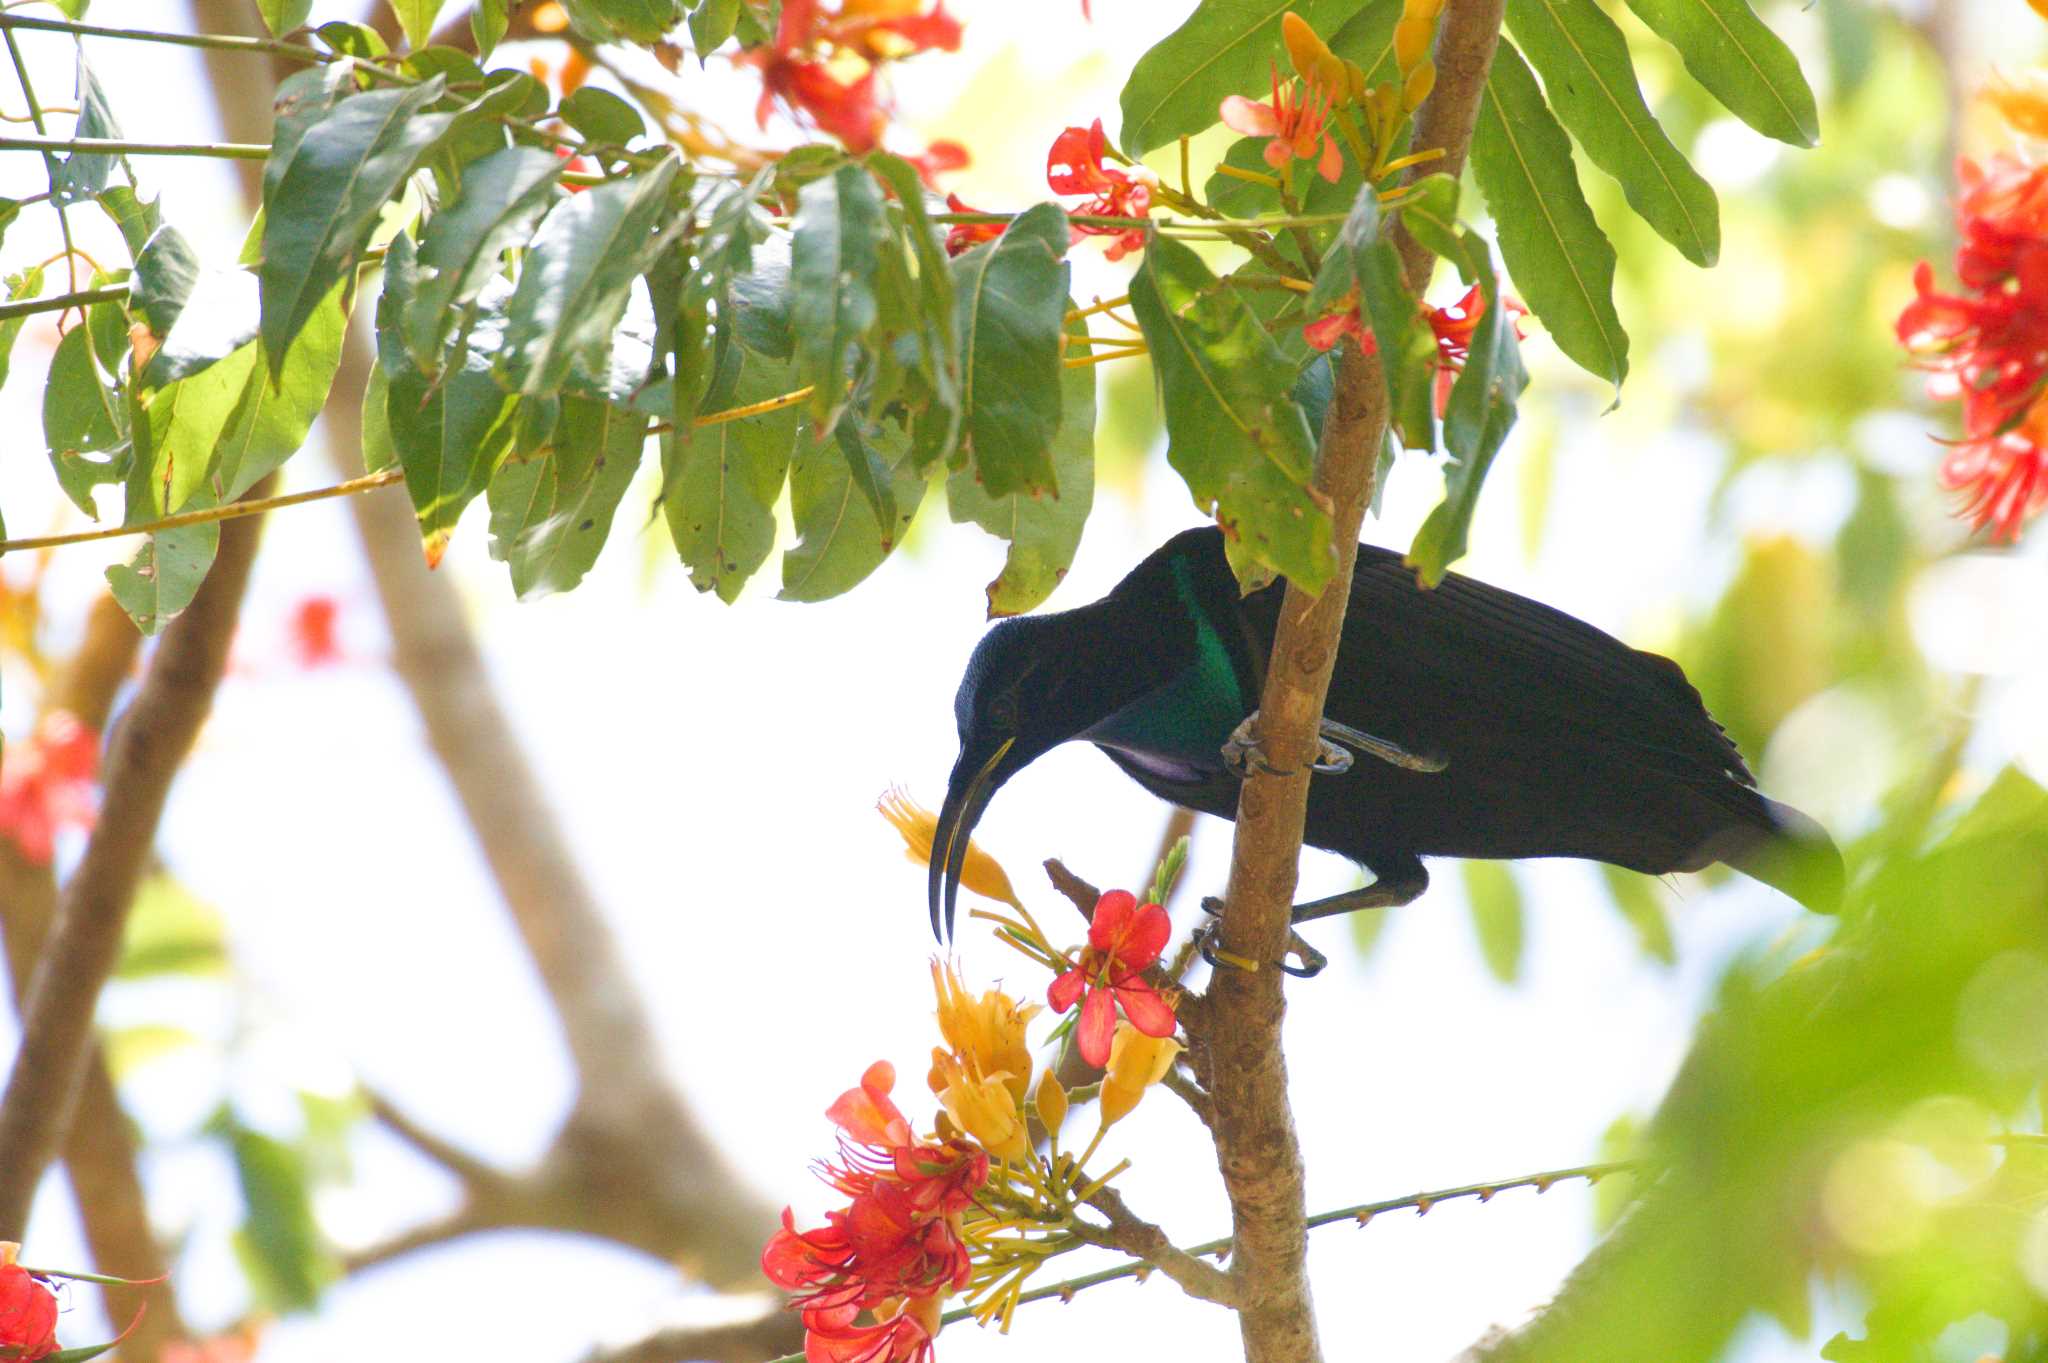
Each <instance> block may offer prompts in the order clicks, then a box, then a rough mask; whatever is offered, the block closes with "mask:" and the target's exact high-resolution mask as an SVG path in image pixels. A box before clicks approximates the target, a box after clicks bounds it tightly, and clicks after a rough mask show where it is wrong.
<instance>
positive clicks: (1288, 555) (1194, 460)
mask: <svg viewBox="0 0 2048 1363" xmlns="http://www.w3.org/2000/svg"><path fill="white" fill-rule="evenodd" d="M1131 311H1132V314H1133V315H1134V316H1135V317H1136V318H1137V321H1138V325H1139V327H1140V328H1142V329H1143V331H1144V333H1145V341H1146V344H1147V346H1148V347H1149V348H1150V350H1151V352H1152V363H1153V365H1154V367H1155V369H1156V370H1157V372H1158V375H1159V385H1160V391H1161V398H1162V401H1163V403H1164V405H1165V408H1166V430H1167V450H1166V457H1167V461H1168V462H1169V463H1171V464H1172V465H1173V467H1174V469H1175V471H1176V472H1178V473H1179V474H1180V475H1181V477H1182V478H1183V479H1185V480H1186V481H1187V485H1188V490H1189V492H1191V493H1192V494H1193V495H1194V499H1195V504H1196V505H1197V506H1200V507H1201V508H1202V509H1203V510H1204V511H1205V512H1208V513H1209V514H1211V515H1213V516H1215V517H1216V520H1217V522H1218V524H1220V525H1222V526H1223V529H1224V533H1225V535H1227V536H1229V537H1230V538H1231V539H1233V540H1235V541H1237V544H1238V546H1239V548H1240V550H1241V551H1242V552H1243V553H1245V554H1247V555H1248V556H1249V557H1250V558H1251V559H1252V560H1254V561H1256V562H1259V563H1263V564H1265V565H1266V566H1267V567H1269V568H1271V569H1272V570H1274V571H1275V572H1280V573H1285V574H1286V575H1287V576H1288V578H1290V579H1291V580H1293V581H1294V582H1296V583H1298V584H1299V585H1300V586H1302V587H1303V588H1304V589H1306V590H1308V591H1311V592H1316V591H1321V590H1322V587H1323V584H1324V583H1325V582H1327V581H1329V578H1330V573H1331V572H1332V570H1333V569H1334V567H1335V557H1336V556H1335V553H1334V551H1333V550H1332V548H1331V543H1330V509H1329V506H1328V504H1327V502H1326V501H1325V500H1324V499H1323V498H1322V496H1321V495H1320V494H1319V493H1317V492H1316V491H1315V490H1314V488H1313V485H1312V479H1313V475H1314V468H1315V447H1314V444H1313V442H1312V440H1311V438H1310V436H1309V429H1308V419H1307V417H1306V416H1304V415H1303V413H1302V410H1301V408H1300V406H1299V405H1297V404H1296V403H1295V402H1294V401H1293V400H1292V399H1291V398H1290V397H1289V396H1288V390H1289V389H1290V388H1291V387H1292V386H1293V383H1294V377H1295V376H1294V370H1293V366H1291V365H1290V364H1289V363H1288V362H1287V360H1286V358H1285V357H1284V356H1283V355H1282V354H1281V353H1280V350H1279V348H1278V347H1277V346H1275V345H1274V344H1273V341H1272V339H1271V338H1270V337H1268V336H1267V335H1266V333H1265V331H1264V329H1263V328H1262V327H1261V326H1260V325H1259V321H1258V319H1257V318H1256V317H1255V316H1253V314H1252V312H1251V310H1250V308H1249V307H1247V306H1246V304H1245V302H1244V300H1243V298H1242V297H1241V296H1240V295H1239V294H1238V293H1237V292H1236V291H1235V290H1232V289H1229V288H1224V287H1221V286H1219V284H1218V281H1217V279H1216V277H1215V276H1214V275H1212V274H1211V273H1210V272H1209V267H1208V266H1206V265H1204V264H1203V263H1202V260H1201V257H1200V256H1198V255H1196V254H1195V253H1194V251H1193V250H1192V249H1190V248H1189V247H1187V246H1184V245H1182V244H1181V243H1180V242H1177V241H1174V240H1172V239H1171V238H1165V237H1157V238H1154V239H1153V241H1152V242H1151V244H1150V245H1148V246H1147V247H1146V248H1145V259H1144V263H1143V265H1142V267H1141V268H1140V269H1139V271H1138V273H1137V276H1136V277H1135V278H1133V279H1132V281H1131Z"/></svg>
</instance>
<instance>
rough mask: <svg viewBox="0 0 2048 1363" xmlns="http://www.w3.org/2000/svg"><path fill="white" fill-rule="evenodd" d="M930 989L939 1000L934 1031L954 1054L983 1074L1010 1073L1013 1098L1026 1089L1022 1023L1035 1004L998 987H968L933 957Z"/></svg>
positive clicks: (1035, 1009) (1027, 1071)
mask: <svg viewBox="0 0 2048 1363" xmlns="http://www.w3.org/2000/svg"><path fill="white" fill-rule="evenodd" d="M932 990H933V992H934V993H935V994H937V996H938V1000H939V1032H940V1034H941V1035H942V1036H944V1037H945V1038H946V1044H947V1045H948V1046H949V1047H951V1048H952V1050H953V1053H954V1054H955V1055H957V1056H959V1057H960V1058H961V1059H962V1060H965V1061H967V1062H969V1063H970V1064H972V1065H973V1066H974V1068H975V1069H976V1070H977V1071H978V1072H979V1073H982V1074H1006V1075H1008V1076H1009V1086H1010V1096H1011V1097H1012V1098H1014V1099H1015V1100H1016V1101H1017V1102H1019V1103H1021V1102H1023V1101H1024V1095H1025V1094H1026V1093H1028V1092H1030V1090H1031V1047H1030V1045H1029V1044H1027V1042H1026V1041H1025V1038H1024V1029H1025V1025H1026V1024H1027V1023H1029V1022H1030V1021H1031V1019H1032V1018H1034V1017H1036V1016H1038V1005H1037V1004H1035V1003H1033V1004H1023V1005H1020V1004H1019V1003H1018V1002H1017V1001H1016V1000H1015V999H1013V998H1011V997H1010V996H1009V995H1008V994H1005V993H1004V992H1003V991H1002V990H1000V989H989V990H985V991H983V993H982V995H981V997H980V998H978V999H977V998H975V997H974V996H973V995H971V994H969V993H968V992H967V989H966V987H965V986H964V985H962V984H961V983H960V977H959V976H958V975H956V974H954V973H953V968H952V967H951V966H949V965H943V964H941V963H940V962H938V961H934V962H932Z"/></svg>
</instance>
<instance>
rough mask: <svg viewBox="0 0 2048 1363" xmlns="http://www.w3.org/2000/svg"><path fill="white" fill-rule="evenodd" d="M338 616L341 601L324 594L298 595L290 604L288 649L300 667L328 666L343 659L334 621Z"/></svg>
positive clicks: (339, 615)
mask: <svg viewBox="0 0 2048 1363" xmlns="http://www.w3.org/2000/svg"><path fill="white" fill-rule="evenodd" d="M340 618H341V603H340V602H339V601H336V600H335V599H334V598H333V597H331V596H328V595H326V594H324V593H319V592H316V593H314V594H313V595H311V596H306V597H301V598H300V599H299V604H298V605H296V606H293V607H292V615H291V624H290V630H291V652H292V658H293V660H294V661H295V662H297V663H298V665H299V666H300V667H303V668H307V669H309V670H310V669H312V668H316V667H327V666H329V665H331V664H334V663H338V662H340V661H342V653H341V640H340V637H339V635H337V633H336V632H335V628H334V626H335V623H336V621H338V620H339V619H340Z"/></svg>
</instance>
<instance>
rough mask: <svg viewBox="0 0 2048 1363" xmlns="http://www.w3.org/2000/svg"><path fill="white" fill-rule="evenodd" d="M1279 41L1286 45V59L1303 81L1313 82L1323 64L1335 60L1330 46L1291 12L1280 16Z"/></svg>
mask: <svg viewBox="0 0 2048 1363" xmlns="http://www.w3.org/2000/svg"><path fill="white" fill-rule="evenodd" d="M1280 41H1281V42H1283V43H1285V44H1286V45H1287V59H1288V60H1289V61H1291V62H1293V63H1294V70H1295V72H1296V74H1298V75H1299V76H1300V77H1301V78H1302V79H1303V80H1306V81H1311V82H1313V81H1314V80H1315V79H1316V78H1317V74H1318V73H1319V72H1320V71H1321V70H1322V69H1323V64H1324V63H1325V62H1327V61H1335V60H1336V57H1335V55H1334V54H1333V53H1332V52H1331V51H1330V45H1329V44H1328V43H1326V42H1324V41H1323V40H1322V37H1321V35H1319V34H1318V33H1317V32H1316V31H1315V30H1314V29H1313V28H1310V27H1309V24H1308V20H1306V19H1304V18H1302V17H1301V16H1300V15H1299V14H1296V13H1295V12H1294V11H1293V10H1289V11H1287V13H1285V14H1283V15H1281V16H1280Z"/></svg>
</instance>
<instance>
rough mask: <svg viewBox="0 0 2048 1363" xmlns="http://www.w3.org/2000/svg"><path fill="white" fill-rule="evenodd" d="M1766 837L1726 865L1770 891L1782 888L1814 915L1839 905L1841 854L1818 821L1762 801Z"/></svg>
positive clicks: (1840, 899) (1840, 902) (1770, 801)
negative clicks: (1768, 828) (1767, 828)
mask: <svg viewBox="0 0 2048 1363" xmlns="http://www.w3.org/2000/svg"><path fill="white" fill-rule="evenodd" d="M1763 803H1764V810H1765V812H1766V814H1767V815H1768V816H1769V818H1770V821H1771V832H1770V835H1769V836H1768V837H1766V838H1764V839H1763V840H1762V841H1760V842H1758V843H1756V844H1755V845H1754V846H1752V847H1750V848H1748V849H1746V850H1744V851H1743V852H1741V853H1740V854H1738V855H1736V856H1732V857H1730V858H1728V864H1729V865H1730V866H1733V867H1734V868H1735V869H1736V870H1738V871H1740V872H1742V873H1743V874H1744V875H1747V876H1753V877H1755V878H1756V879H1758V880H1761V881H1762V882H1763V883H1764V884H1766V885H1769V886H1770V887H1772V888H1773V889H1776V890H1782V891H1783V892H1784V893H1786V894H1788V895H1790V896H1791V897H1792V898H1794V899H1796V900H1798V901H1799V902H1800V903H1801V904H1804V905H1805V906H1806V907H1807V908H1809V909H1811V910H1812V911H1813V912H1815V913H1834V912H1836V911H1838V910H1839V909H1840V908H1841V907H1842V881H1843V874H1842V854H1841V853H1840V852H1839V851H1837V850H1836V849H1835V842H1834V839H1832V838H1830V837H1829V836H1828V831H1827V830H1826V829H1825V828H1822V827H1821V826H1820V825H1819V824H1818V823H1816V822H1814V821H1813V820H1812V819H1810V818H1808V817H1807V816H1806V815H1804V814H1802V813H1800V812H1799V811H1798V810H1796V809H1794V808H1792V806H1790V805H1785V804H1779V803H1778V802H1777V801H1776V800H1771V799H1766V800H1764V802H1763Z"/></svg>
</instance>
